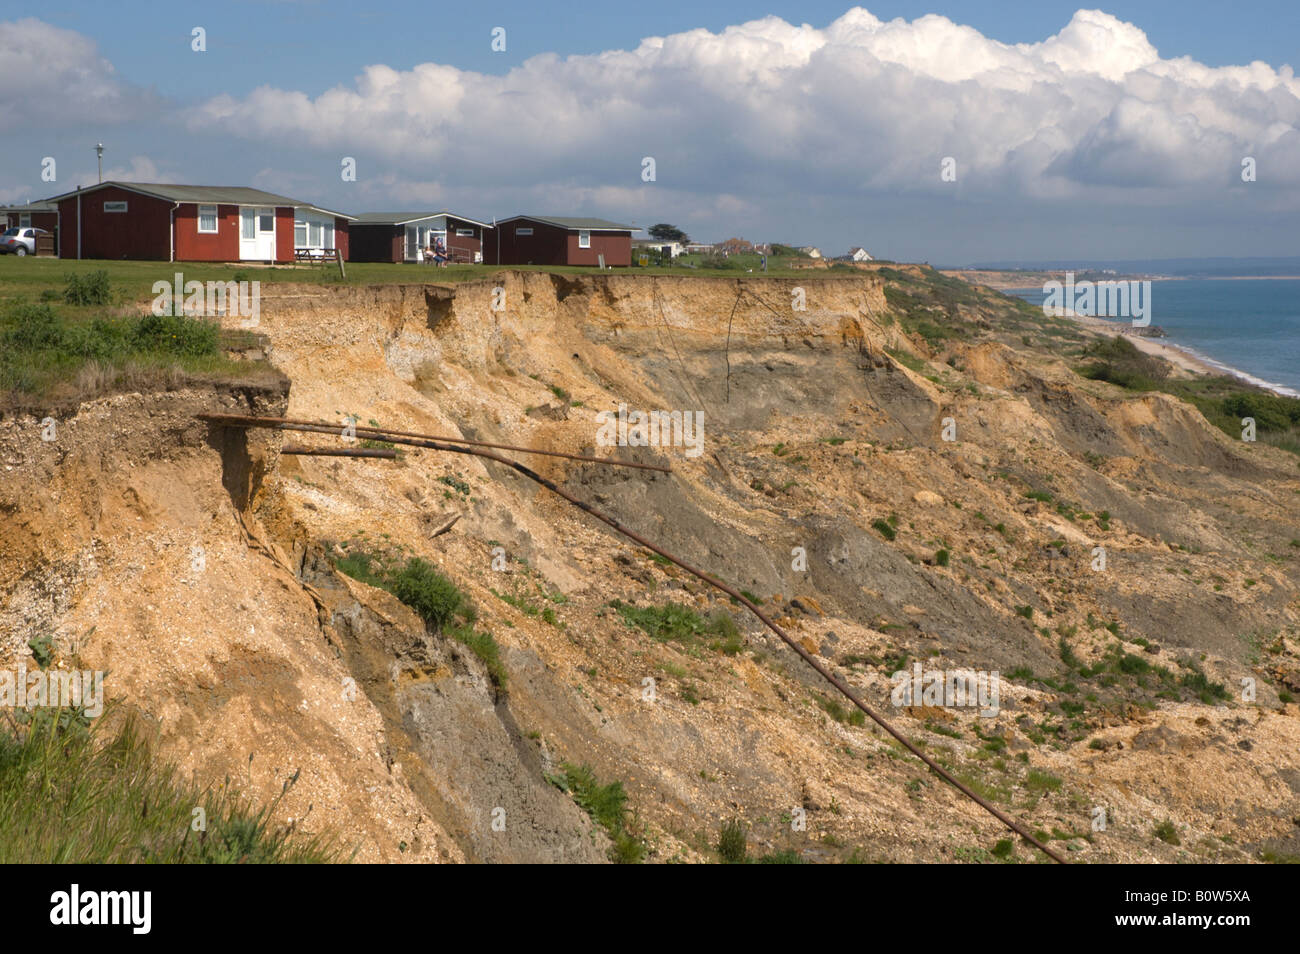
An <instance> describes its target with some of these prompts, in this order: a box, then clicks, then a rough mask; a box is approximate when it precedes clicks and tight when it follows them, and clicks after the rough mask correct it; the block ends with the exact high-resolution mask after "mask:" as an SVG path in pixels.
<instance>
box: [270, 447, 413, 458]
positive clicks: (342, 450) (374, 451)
mask: <svg viewBox="0 0 1300 954" xmlns="http://www.w3.org/2000/svg"><path fill="white" fill-rule="evenodd" d="M280 453H281V454H297V455H301V456H304V457H377V458H379V459H381V460H396V459H397V451H395V450H385V449H384V448H381V447H303V446H301V445H299V444H286V445H285V446H284V447H281V448H280Z"/></svg>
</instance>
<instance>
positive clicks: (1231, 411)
mask: <svg viewBox="0 0 1300 954" xmlns="http://www.w3.org/2000/svg"><path fill="white" fill-rule="evenodd" d="M1222 406H1223V413H1224V414H1227V415H1229V416H1230V417H1232V418H1234V419H1236V420H1237V421H1240V420H1241V419H1242V418H1243V417H1253V418H1254V419H1255V426H1256V427H1257V428H1258V429H1259V430H1261V431H1286V430H1290V429H1291V428H1292V427H1296V426H1300V399H1297V398H1288V397H1283V396H1282V395H1279V394H1267V393H1265V392H1263V391H1259V392H1254V391H1244V392H1241V393H1238V394H1232V395H1229V396H1228V397H1225V398H1224V399H1223V401H1222Z"/></svg>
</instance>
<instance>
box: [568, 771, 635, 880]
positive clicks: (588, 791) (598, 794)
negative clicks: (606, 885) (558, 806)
mask: <svg viewBox="0 0 1300 954" xmlns="http://www.w3.org/2000/svg"><path fill="white" fill-rule="evenodd" d="M562 768H563V770H564V774H563V775H562V776H559V777H551V776H548V777H549V778H550V779H551V781H552V782H554V783H555V784H556V785H558V786H559V787H560V788H561V789H562V790H564V791H566V792H569V793H570V794H571V795H572V796H573V800H574V802H576V803H577V805H578V807H579V808H581V809H582V810H583V811H584V812H586V813H587V814H588V815H589V816H590V817H591V820H592V821H594V822H595V823H596V824H598V825H599V826H600V827H601V828H603V829H605V833H606V834H607V835H609V837H610V840H611V841H612V842H613V845H612V846H611V847H610V850H609V858H610V860H611V861H613V862H616V863H618V864H625V865H627V864H633V865H634V864H638V863H640V861H641V860H642V859H643V858H644V857H645V844H644V842H642V841H641V839H640V838H638V837H636V835H635V834H634V833H633V832H632V831H631V830H630V828H629V826H628V821H629V812H628V808H627V792H625V791H624V790H623V783H622V782H610V783H609V784H608V785H601V784H600V783H599V782H597V780H596V774H595V772H593V771H592V769H591V766H589V765H573V764H571V763H568V762H566V763H564V765H563V766H562Z"/></svg>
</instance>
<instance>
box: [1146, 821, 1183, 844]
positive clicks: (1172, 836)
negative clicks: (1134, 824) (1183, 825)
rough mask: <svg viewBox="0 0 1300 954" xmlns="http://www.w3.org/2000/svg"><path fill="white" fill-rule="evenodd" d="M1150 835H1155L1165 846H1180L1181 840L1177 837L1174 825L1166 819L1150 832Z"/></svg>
mask: <svg viewBox="0 0 1300 954" xmlns="http://www.w3.org/2000/svg"><path fill="white" fill-rule="evenodd" d="M1151 834H1153V835H1155V836H1156V837H1157V838H1159V839H1160V840H1161V841H1163V842H1164V843H1165V844H1166V845H1181V844H1182V843H1183V842H1182V839H1181V838H1179V837H1178V829H1177V828H1175V827H1174V823H1173V822H1171V821H1169V820H1168V819H1166V820H1165V821H1162V822H1161V823H1160V824H1159V825H1156V827H1155V828H1154V829H1153V830H1152V832H1151Z"/></svg>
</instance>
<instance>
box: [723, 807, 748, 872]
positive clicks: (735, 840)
mask: <svg viewBox="0 0 1300 954" xmlns="http://www.w3.org/2000/svg"><path fill="white" fill-rule="evenodd" d="M745 842H746V839H745V826H744V825H742V824H741V823H740V821H739V820H737V819H734V818H733V819H732V820H730V821H725V822H723V823H722V830H721V831H720V832H719V833H718V854H719V855H720V856H721V857H722V860H723V862H724V863H725V864H729V865H739V864H744V863H745V860H746V858H747V855H748V851H747V848H746V845H745Z"/></svg>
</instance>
